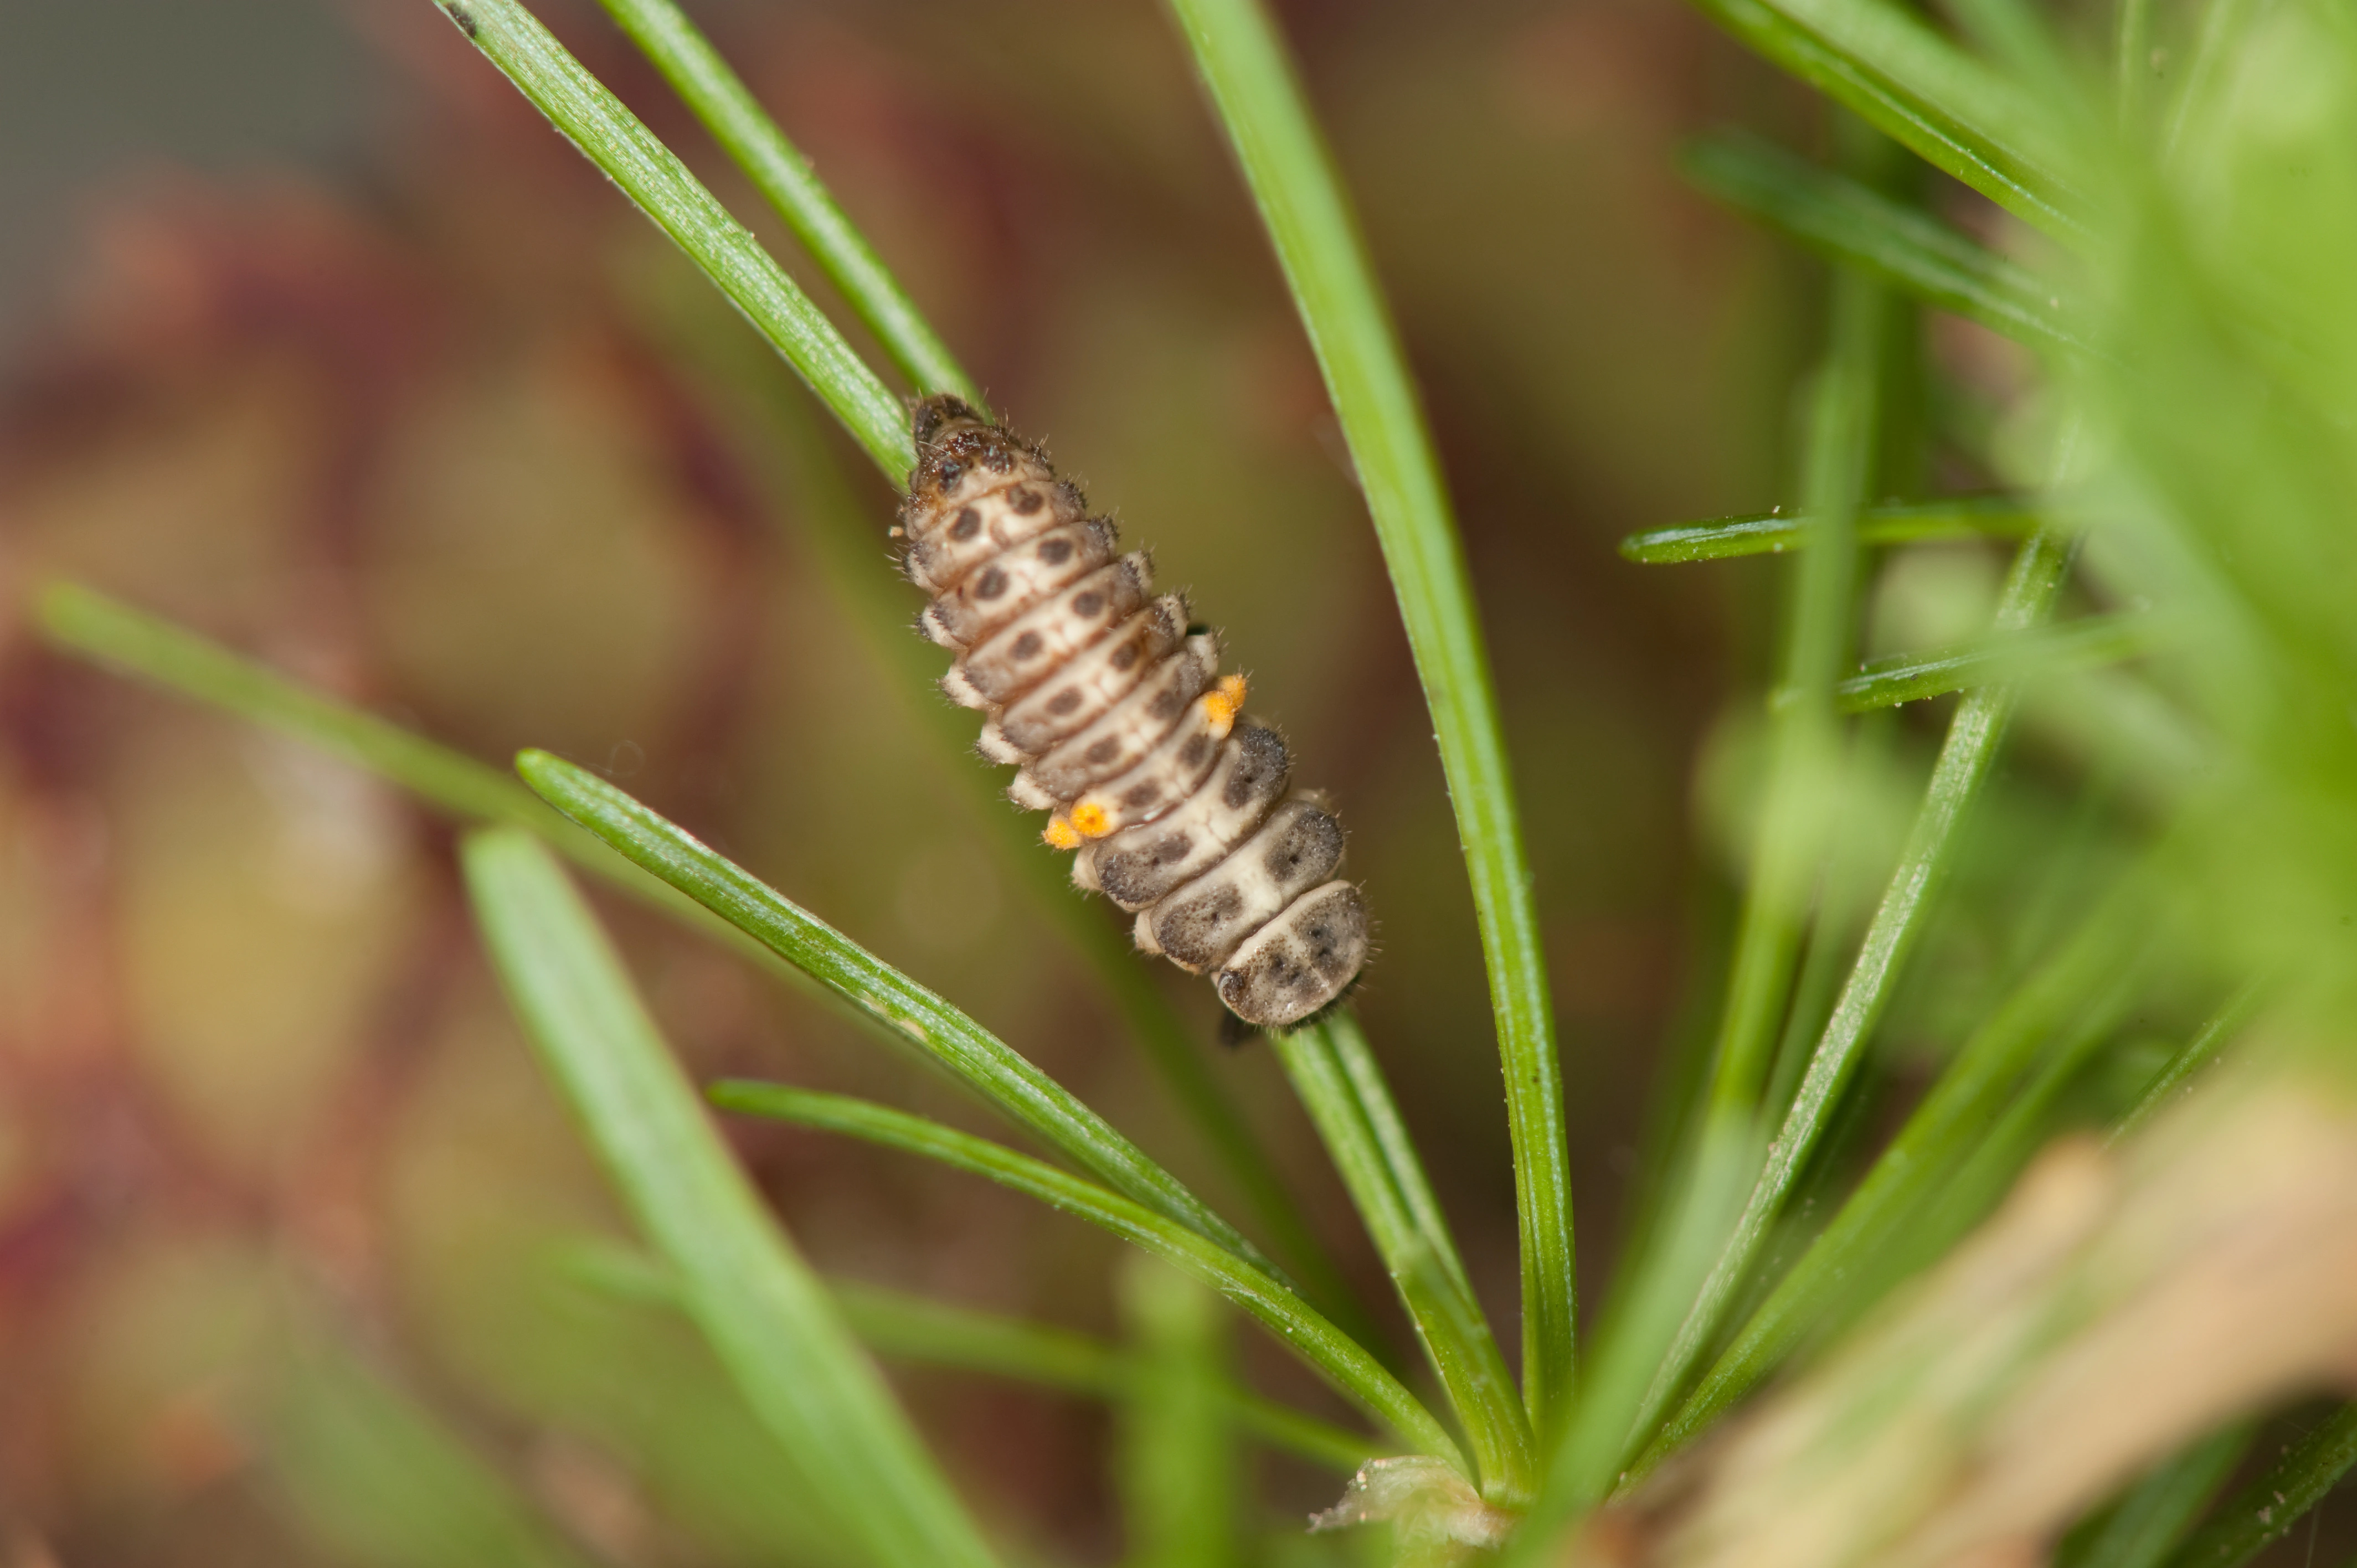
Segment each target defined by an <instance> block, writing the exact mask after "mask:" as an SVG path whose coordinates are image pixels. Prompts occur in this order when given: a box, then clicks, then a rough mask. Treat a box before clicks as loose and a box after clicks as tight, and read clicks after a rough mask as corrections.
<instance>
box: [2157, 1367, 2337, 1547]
mask: <svg viewBox="0 0 2357 1568" xmlns="http://www.w3.org/2000/svg"><path fill="white" fill-rule="evenodd" d="M2352 1464H2357V1405H2342V1406H2341V1408H2340V1409H2339V1410H2336V1411H2334V1412H2332V1414H2331V1415H2330V1417H2328V1418H2327V1419H2326V1420H2325V1421H2324V1422H2323V1423H2321V1424H2320V1425H2319V1426H2318V1427H2317V1428H2316V1429H2315V1430H2314V1431H2313V1432H2310V1433H2309V1434H2308V1435H2307V1436H2305V1437H2303V1438H2301V1439H2300V1440H2299V1441H2298V1443H2296V1444H2292V1446H2291V1448H2290V1450H2289V1451H2288V1452H2287V1453H2286V1454H2285V1455H2283V1457H2282V1458H2280V1459H2278V1460H2276V1462H2275V1464H2273V1465H2271V1466H2268V1467H2267V1469H2266V1471H2265V1472H2264V1473H2263V1474H2261V1475H2259V1476H2257V1477H2254V1478H2253V1479H2252V1481H2251V1483H2250V1484H2249V1485H2248V1486H2246V1487H2243V1488H2242V1489H2241V1490H2240V1491H2238V1492H2236V1493H2235V1494H2234V1495H2233V1497H2232V1498H2228V1499H2227V1501H2226V1502H2225V1503H2224V1504H2223V1505H2222V1506H2221V1507H2220V1508H2219V1509H2218V1511H2217V1513H2216V1514H2214V1515H2213V1516H2212V1518H2211V1520H2209V1522H2208V1523H2206V1524H2204V1525H2203V1526H2202V1527H2201V1530H2198V1531H2196V1532H2195V1534H2194V1537H2193V1539H2192V1540H2190V1541H2187V1542H2186V1543H2185V1544H2184V1545H2183V1546H2182V1547H2179V1549H2178V1550H2177V1551H2176V1552H2174V1553H2172V1554H2171V1555H2170V1557H2169V1568H2240V1565H2241V1564H2243V1563H2248V1562H2249V1561H2250V1560H2251V1559H2252V1558H2254V1557H2255V1556H2257V1555H2258V1554H2259V1552H2260V1551H2261V1549H2263V1548H2264V1547H2266V1545H2267V1544H2268V1542H2270V1541H2279V1540H2281V1539H2282V1538H2283V1537H2284V1536H2285V1535H2286V1534H2287V1533H2288V1532H2289V1531H2290V1530H2291V1527H2292V1526H2293V1525H2295V1524H2297V1523H2298V1522H2299V1520H2300V1519H2301V1518H2302V1516H2304V1515H2305V1514H2306V1513H2307V1512H2308V1510H2309V1509H2312V1508H2314V1507H2315V1506H2316V1505H2317V1504H2318V1503H2319V1502H2321V1501H2323V1500H2324V1494H2325V1493H2327V1492H2329V1491H2330V1490H2331V1489H2332V1488H2333V1487H2334V1486H2335V1485H2337V1484H2338V1483H2339V1482H2340V1480H2341V1477H2343V1476H2345V1475H2347V1474H2348V1473H2349V1467H2350V1466H2352Z"/></svg>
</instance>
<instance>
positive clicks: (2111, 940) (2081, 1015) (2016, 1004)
mask: <svg viewBox="0 0 2357 1568" xmlns="http://www.w3.org/2000/svg"><path fill="white" fill-rule="evenodd" d="M2148 897H2149V896H2148V892H2147V890H2146V889H2145V888H2144V887H2143V886H2141V884H2139V885H2138V886H2136V887H2132V888H2130V889H2128V890H2127V891H2125V892H2121V893H2117V894H2115V895H2114V896H2112V897H2109V898H2108V899H2107V900H2106V902H2105V904H2104V907H2103V908H2100V909H2099V910H2098V911H2097V912H2096V913H2095V915H2093V917H2091V918H2089V919H2088V921H2087V922H2086V924H2085V925H2084V927H2083V929H2081V931H2080V932H2079V934H2078V935H2077V936H2076V937H2074V938H2073V939H2072V940H2071V941H2069V942H2067V943H2065V944H2063V946H2062V947H2061V950H2059V951H2058V952H2056V953H2055V955H2054V956H2053V957H2052V958H2050V959H2049V960H2048V961H2046V962H2045V963H2044V964H2042V965H2041V966H2040V968H2039V969H2038V970H2037V971H2036V972H2034V973H2033V974H2032V975H2031V976H2030V978H2029V980H2028V981H2027V982H2026V983H2024V984H2023V985H2022V986H2021V988H2020V989H2019V990H2018V991H2017V992H2016V993H2014V994H2013V995H2012V996H2010V997H2009V998H2007V1001H2006V1002H2005V1004H2003V1005H2001V1006H2000V1007H1999V1008H1998V1009H1997V1010H1996V1013H1994V1014H1993V1015H1991V1016H1990V1017H1989V1019H1988V1021H1987V1022H1986V1023H1985V1024H1983V1025H1982V1026H1981V1027H1980V1028H1979V1029H1977V1030H1975V1032H1974V1035H1973V1036H1972V1038H1971V1039H1970V1040H1968V1041H1966V1042H1965V1044H1964V1047H1963V1048H1962V1049H1961V1050H1960V1051H1958V1052H1957V1054H1956V1056H1955V1058H1954V1059H1953V1060H1952V1061H1951V1062H1950V1063H1949V1064H1948V1066H1947V1068H1946V1069H1945V1070H1943V1072H1942V1073H1941V1075H1940V1078H1939V1079H1938V1081H1937V1082H1935V1083H1934V1084H1933V1085H1932V1090H1931V1091H1930V1092H1929V1093H1928V1094H1926V1095H1925V1096H1924V1099H1923V1101H1922V1102H1921V1104H1920V1105H1918V1106H1917V1107H1916V1109H1915V1111H1914V1112H1913V1113H1912V1114H1911V1115H1910V1116H1909V1118H1908V1120H1907V1122H1906V1124H1905V1125H1904V1126H1903V1127H1901V1128H1900V1132H1899V1133H1898V1135H1897V1136H1895V1137H1894V1138H1892V1140H1891V1141H1890V1144H1889V1147H1887V1148H1886V1149H1885V1150H1884V1151H1883V1153H1882V1155H1880V1157H1879V1158H1878V1159H1877V1160H1876V1161H1875V1163H1874V1165H1873V1166H1872V1168H1871V1169H1869V1170H1868V1171H1867V1175H1866V1176H1865V1178H1864V1179H1863V1180H1862V1181H1861V1182H1860V1183H1859V1184H1858V1186H1857V1190H1856V1191H1855V1192H1853V1193H1852V1194H1851V1195H1850V1197H1848V1198H1847V1200H1846V1201H1845V1202H1844V1203H1843V1205H1842V1207H1841V1209H1840V1210H1839V1211H1838V1212H1837V1213H1836V1214H1835V1216H1834V1218H1833V1219H1832V1220H1831V1221H1830V1222H1829V1223H1828V1224H1827V1225H1826V1226H1825V1228H1824V1230H1822V1231H1821V1232H1819V1233H1818V1235H1817V1238H1816V1240H1814V1241H1813V1243H1811V1245H1810V1247H1809V1250H1808V1251H1806V1252H1804V1253H1803V1255H1802V1257H1801V1259H1800V1261H1799V1262H1796V1263H1794V1264H1793V1266H1792V1270H1791V1272H1789V1273H1787V1274H1786V1275H1785V1276H1784V1278H1783V1279H1782V1280H1781V1282H1780V1283H1778V1284H1777V1286H1776V1289H1775V1290H1774V1291H1773V1292H1772V1293H1770V1295H1769V1297H1768V1299H1767V1301H1766V1302H1765V1303H1763V1304H1762V1305H1760V1309H1759V1310H1758V1311H1757V1312H1755V1313H1754V1314H1753V1315H1752V1316H1751V1319H1750V1321H1749V1322H1748V1323H1746V1324H1745V1325H1744V1326H1743V1327H1742V1330H1741V1331H1740V1332H1739V1333H1738V1334H1737V1335H1736V1337H1735V1339H1734V1341H1733V1343H1732V1344H1730V1345H1729V1346H1728V1347H1727V1349H1726V1351H1725V1352H1724V1353H1723V1354H1722V1355H1721V1356H1720V1357H1719V1358H1718V1360H1717V1363H1716V1364H1715V1365H1714V1366H1713V1367H1712V1368H1711V1369H1710V1371H1709V1372H1708V1374H1707V1375H1706V1376H1705V1377H1704V1378H1703V1380H1701V1382H1700V1383H1699V1384H1698V1385H1697V1386H1696V1388H1695V1391H1694V1392H1693V1394H1692V1395H1690V1396H1689V1397H1688V1398H1687V1399H1686V1401H1685V1402H1684V1405H1683V1406H1682V1407H1681V1408H1680V1409H1679V1411H1678V1412H1677V1414H1676V1416H1675V1417H1674V1419H1672V1420H1671V1421H1670V1422H1669V1423H1667V1424H1666V1425H1665V1426H1664V1427H1663V1429H1662V1432H1661V1434H1660V1435H1659V1436H1658V1437H1656V1438H1655V1439H1654V1440H1653V1443H1652V1448H1651V1449H1650V1450H1649V1451H1648V1452H1647V1454H1646V1455H1645V1456H1644V1459H1643V1461H1642V1463H1641V1465H1640V1466H1638V1469H1639V1470H1643V1469H1645V1468H1649V1467H1650V1466H1652V1464H1653V1463H1655V1462H1657V1461H1658V1460H1659V1459H1660V1458H1661V1457H1662V1456H1663V1455H1666V1454H1667V1453H1668V1452H1669V1451H1670V1450H1671V1449H1673V1448H1674V1447H1675V1446H1677V1445H1678V1444H1681V1443H1683V1442H1684V1441H1685V1440H1686V1439H1687V1438H1689V1437H1691V1436H1693V1435H1694V1434H1695V1433H1697V1432H1699V1431H1701V1430H1702V1428H1703V1427H1704V1426H1705V1425H1706V1424H1707V1423H1709V1422H1710V1421H1712V1420H1714V1419H1716V1418H1717V1415H1718V1414H1719V1413H1720V1412H1723V1411H1725V1410H1726V1409H1727V1407H1728V1406H1730V1405H1732V1404H1733V1403H1734V1402H1736V1401H1737V1400H1739V1399H1741V1398H1742V1397H1743V1395H1744V1394H1745V1393H1747V1392H1749V1391H1750V1390H1751V1389H1752V1388H1753V1387H1754V1386H1756V1385H1757V1384H1758V1383H1759V1381H1760V1379H1762V1378H1764V1377H1765V1376H1767V1375H1768V1373H1769V1372H1770V1371H1771V1370H1773V1369H1775V1367H1776V1366H1778V1365H1779V1364H1780V1363H1781V1361H1782V1360H1783V1359H1784V1358H1785V1357H1786V1356H1787V1355H1788V1354H1790V1353H1791V1352H1792V1349H1793V1348H1794V1347H1795V1346H1797V1345H1798V1344H1800V1343H1801V1341H1802V1339H1803V1337H1805V1336H1807V1335H1809V1334H1811V1333H1813V1332H1815V1331H1817V1330H1819V1329H1820V1328H1821V1327H1822V1326H1823V1325H1824V1318H1825V1316H1826V1314H1827V1313H1828V1312H1829V1311H1830V1310H1831V1309H1832V1307H1833V1306H1834V1305H1835V1297H1836V1296H1837V1295H1843V1294H1846V1295H1847V1296H1848V1297H1849V1299H1851V1300H1853V1301H1856V1300H1859V1299H1863V1298H1864V1297H1865V1296H1867V1294H1869V1293H1868V1292H1867V1290H1866V1289H1865V1288H1864V1287H1865V1284H1866V1283H1867V1282H1866V1281H1865V1280H1864V1278H1863V1276H1865V1275H1866V1274H1867V1273H1869V1272H1870V1270H1871V1268H1872V1266H1874V1265H1875V1264H1876V1263H1877V1262H1878V1260H1879V1261H1880V1262H1883V1263H1884V1264H1887V1265H1889V1266H1891V1267H1896V1266H1900V1265H1901V1264H1903V1262H1905V1259H1904V1258H1901V1257H1898V1256H1895V1255H1893V1254H1896V1253H1899V1252H1900V1251H1904V1250H1905V1249H1902V1245H1901V1243H1902V1240H1903V1239H1902V1236H1901V1232H1902V1230H1903V1229H1904V1228H1905V1227H1907V1226H1908V1225H1909V1224H1910V1222H1911V1221H1913V1220H1914V1219H1918V1218H1920V1217H1921V1215H1922V1213H1923V1212H1924V1210H1925V1208H1927V1206H1929V1205H1932V1204H1934V1203H1936V1202H1937V1201H1938V1200H1939V1199H1940V1197H1942V1194H1943V1189H1944V1188H1945V1187H1948V1186H1951V1185H1953V1184H1956V1183H1958V1182H1959V1180H1960V1176H1959V1173H1960V1172H1961V1171H1962V1170H1963V1169H1964V1166H1965V1165H1967V1163H1968V1162H1969V1161H1970V1159H1971V1157H1972V1155H1973V1153H1974V1151H1975V1149H1976V1148H1977V1147H1979V1146H1980V1145H1982V1144H1985V1143H1986V1142H1987V1141H1988V1138H1989V1133H1990V1129H1991V1128H1992V1126H1993V1125H1995V1124H1996V1123H1998V1122H2000V1121H2001V1119H2002V1118H2003V1116H2004V1114H2005V1112H2006V1110H2007V1106H2008V1104H2009V1103H2010V1102H2011V1101H2013V1099H2014V1098H2016V1097H2017V1096H2020V1097H2022V1098H2024V1099H2028V1100H2034V1099H2035V1098H2037V1094H2038V1093H2043V1092H2050V1090H2051V1089H2052V1088H2053V1087H2055V1085H2053V1084H2051V1083H2050V1084H2049V1085H2047V1086H2046V1088H2045V1089H2043V1090H2038V1091H2036V1092H2033V1093H2030V1094H2028V1095H2024V1093H2023V1085H2024V1079H2025V1076H2026V1075H2028V1074H2029V1073H2030V1072H2031V1071H2032V1069H2033V1068H2035V1067H2036V1066H2037V1064H2038V1063H2039V1062H2040V1058H2041V1053H2042V1055H2043V1058H2044V1059H2045V1061H2047V1062H2048V1063H2049V1064H2051V1065H2052V1066H2053V1067H2054V1068H2055V1069H2057V1074H2058V1075H2059V1074H2061V1073H2065V1072H2067V1071H2069V1070H2071V1069H2073V1068H2074V1067H2075V1065H2076V1064H2077V1062H2078V1060H2079V1057H2080V1053H2082V1052H2083V1051H2084V1050H2086V1049H2088V1048H2090V1047H2092V1046H2093V1044H2095V1043H2096V1041H2097V1039H2098V1038H2099V1037H2100V1036H2101V1034H2102V1032H2103V1031H2104V1030H2106V1029H2108V1028H2109V1027H2111V1026H2112V1025H2113V1023H2114V1022H2115V1019H2116V1006H2117V1003H2118V993H2119V991H2120V987H2121V985H2122V983H2123V981H2124V977H2125V976H2126V975H2128V974H2130V973H2131V972H2132V965H2131V964H2130V963H2129V959H2130V958H2131V957H2132V955H2133V954H2134V952H2135V950H2136V944H2135V941H2134V940H2133V939H2134V936H2135V934H2136V930H2137V929H2139V922H2140V921H2141V919H2142V918H2143V915H2144V913H2145V908H2144V905H2145V903H2146V902H2147V900H2148ZM2090 997H2095V998H2097V999H2098V1000H2096V1001H2093V1002H2091V1001H2090V1000H2089V998H2090ZM1827 1037H1828V1038H1830V1037H1832V1035H1831V1030H1830V1029H1829V1030H1828V1036H1827ZM1820 1059H1821V1060H1822V1052H1821V1054H1820ZM1798 1114H1799V1106H1798V1104H1797V1103H1796V1106H1795V1113H1794V1117H1792V1118H1788V1119H1787V1120H1786V1122H1785V1130H1786V1135H1787V1136H1789V1135H1791V1134H1792V1131H1793V1124H1794V1121H1795V1120H1796V1119H1797V1117H1798ZM1819 1130H1821V1127H1820V1129H1819ZM1775 1153H1776V1156H1777V1158H1779V1159H1781V1157H1782V1150H1781V1146H1780V1147H1779V1148H1778V1149H1777V1150H1776V1151H1775ZM1775 1168H1776V1167H1775V1166H1774V1165H1772V1164H1771V1166H1770V1169H1771V1171H1772V1170H1773V1169H1775ZM1766 1185H1767V1183H1766V1179H1765V1178H1763V1179H1762V1182H1761V1185H1760V1187H1759V1188H1755V1189H1754V1191H1753V1194H1752V1197H1751V1199H1750V1202H1749V1205H1748V1206H1747V1207H1746V1208H1745V1211H1744V1215H1743V1218H1742V1220H1741V1221H1739V1222H1738V1230H1737V1232H1736V1235H1735V1239H1734V1240H1730V1241H1729V1243H1728V1245H1727V1250H1726V1251H1725V1253H1724V1254H1723V1255H1722V1257H1721V1260H1720V1262H1719V1265H1718V1267H1719V1270H1720V1271H1721V1272H1731V1270H1732V1268H1733V1266H1734V1260H1736V1259H1737V1258H1738V1256H1741V1257H1745V1258H1748V1257H1749V1250H1750V1249H1756V1247H1757V1245H1758V1241H1757V1239H1756V1238H1754V1237H1747V1236H1746V1235H1745V1234H1744V1232H1743V1230H1741V1228H1740V1227H1741V1225H1743V1224H1749V1223H1751V1222H1753V1221H1754V1220H1755V1219H1756V1217H1757V1215H1758V1214H1759V1213H1760V1210H1761V1208H1762V1207H1763V1200H1762V1197H1761V1191H1762V1189H1764V1188H1765V1187H1766ZM1913 1240H1914V1241H1915V1242H1916V1243H1918V1244H1921V1243H1922V1242H1923V1241H1924V1240H1925V1238H1923V1237H1921V1236H1918V1237H1916V1238H1914V1239H1913ZM1738 1243H1742V1244H1744V1246H1745V1248H1746V1251H1744V1252H1742V1253H1740V1254H1738ZM1909 1255H1910V1256H1911V1255H1912V1253H1911V1251H1910V1252H1909ZM1716 1278H1717V1274H1714V1279H1716ZM1705 1300H1706V1303H1708V1304H1709V1305H1712V1306H1713V1307H1714V1308H1716V1307H1717V1305H1719V1303H1718V1302H1717V1301H1716V1300H1713V1299H1712V1298H1710V1297H1709V1296H1707V1295H1706V1297H1705Z"/></svg>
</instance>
